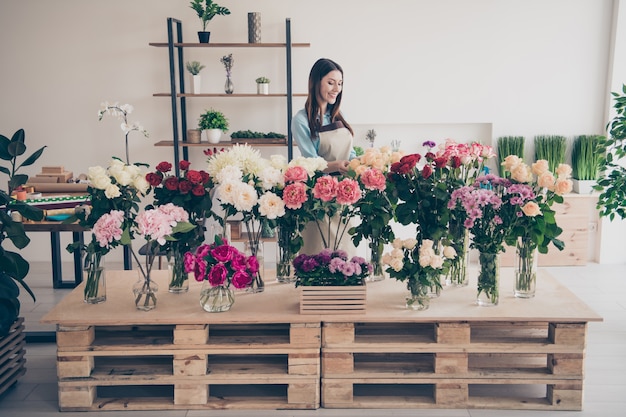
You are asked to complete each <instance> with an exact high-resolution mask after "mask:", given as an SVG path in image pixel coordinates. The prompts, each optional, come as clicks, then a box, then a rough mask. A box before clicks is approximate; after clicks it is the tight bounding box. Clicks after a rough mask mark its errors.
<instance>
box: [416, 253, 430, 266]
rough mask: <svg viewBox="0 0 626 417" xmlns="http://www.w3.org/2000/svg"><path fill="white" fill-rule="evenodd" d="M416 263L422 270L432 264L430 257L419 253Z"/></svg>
mask: <svg viewBox="0 0 626 417" xmlns="http://www.w3.org/2000/svg"><path fill="white" fill-rule="evenodd" d="M418 262H419V264H420V266H421V267H422V268H426V267H427V266H430V263H431V262H432V256H431V255H429V254H421V253H420V256H419V259H418Z"/></svg>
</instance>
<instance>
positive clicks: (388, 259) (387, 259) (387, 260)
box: [381, 252, 393, 265]
mask: <svg viewBox="0 0 626 417" xmlns="http://www.w3.org/2000/svg"><path fill="white" fill-rule="evenodd" d="M392 259H393V258H392V257H391V254H390V253H389V252H386V253H384V254H383V257H382V258H381V261H382V263H383V264H384V265H389V263H390V262H391V260H392Z"/></svg>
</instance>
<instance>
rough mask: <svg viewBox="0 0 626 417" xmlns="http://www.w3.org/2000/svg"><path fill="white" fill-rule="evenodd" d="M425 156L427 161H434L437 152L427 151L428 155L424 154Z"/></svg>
mask: <svg viewBox="0 0 626 417" xmlns="http://www.w3.org/2000/svg"><path fill="white" fill-rule="evenodd" d="M424 158H426V160H427V161H432V160H434V159H435V154H434V153H432V152H427V153H426V155H424Z"/></svg>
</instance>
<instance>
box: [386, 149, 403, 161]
mask: <svg viewBox="0 0 626 417" xmlns="http://www.w3.org/2000/svg"><path fill="white" fill-rule="evenodd" d="M403 156H404V152H402V151H395V152H392V153H391V158H390V160H389V162H391V163H392V164H394V163H396V162H400V160H401V159H402V157H403Z"/></svg>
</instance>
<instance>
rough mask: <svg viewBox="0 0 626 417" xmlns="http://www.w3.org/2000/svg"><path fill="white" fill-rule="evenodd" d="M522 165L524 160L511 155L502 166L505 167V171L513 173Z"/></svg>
mask: <svg viewBox="0 0 626 417" xmlns="http://www.w3.org/2000/svg"><path fill="white" fill-rule="evenodd" d="M521 163H522V160H521V159H520V157H519V156H517V155H509V156H507V157H506V158H504V162H502V166H503V167H504V169H506V170H507V171H509V172H510V171H513V169H514V168H515V166H517V165H519V164H521Z"/></svg>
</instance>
